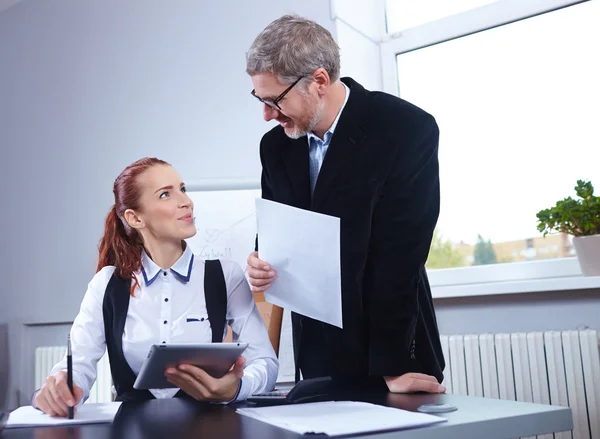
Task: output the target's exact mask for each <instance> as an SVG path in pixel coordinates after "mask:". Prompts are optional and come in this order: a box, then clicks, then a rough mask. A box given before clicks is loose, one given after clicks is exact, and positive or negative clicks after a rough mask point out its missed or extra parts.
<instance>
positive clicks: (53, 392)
mask: <svg viewBox="0 0 600 439" xmlns="http://www.w3.org/2000/svg"><path fill="white" fill-rule="evenodd" d="M81 398H83V389H82V388H81V387H79V386H76V385H75V384H73V394H71V391H70V390H69V386H68V384H67V372H66V371H65V370H61V371H59V372H57V373H56V375H54V376H49V377H48V378H46V382H45V383H44V385H43V386H42V388H41V389H40V391H39V392H38V393H37V394H36V395H35V398H34V401H33V403H34V405H35V406H36V407H37V408H38V409H40V410H41V411H43V412H44V413H47V414H49V415H50V416H59V417H65V418H66V417H67V416H68V413H69V407H75V406H76V405H77V404H78V403H79V401H81ZM75 410H76V409H75Z"/></svg>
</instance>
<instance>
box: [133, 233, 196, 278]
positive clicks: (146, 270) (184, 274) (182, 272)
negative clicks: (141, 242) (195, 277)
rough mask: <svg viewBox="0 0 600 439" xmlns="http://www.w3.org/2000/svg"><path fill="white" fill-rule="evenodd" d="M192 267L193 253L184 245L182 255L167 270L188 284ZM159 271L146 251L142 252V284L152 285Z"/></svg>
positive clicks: (160, 269)
mask: <svg viewBox="0 0 600 439" xmlns="http://www.w3.org/2000/svg"><path fill="white" fill-rule="evenodd" d="M193 265H194V253H193V252H192V249H191V248H190V246H189V245H187V244H186V246H185V250H184V251H183V254H182V255H181V257H180V258H179V259H178V260H177V262H175V263H174V264H173V266H172V267H171V268H170V269H169V270H170V271H171V272H172V273H173V274H175V275H176V276H177V277H178V278H179V279H180V280H181V281H183V282H189V280H190V277H191V275H192V267H193ZM161 271H162V268H160V267H159V266H158V265H156V264H155V263H154V261H153V260H152V259H150V256H148V253H146V250H142V276H143V277H144V282H145V283H146V286H147V287H149V286H150V285H152V282H154V281H155V280H156V278H157V277H158V275H159V274H160V272H161Z"/></svg>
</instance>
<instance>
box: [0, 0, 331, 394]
mask: <svg viewBox="0 0 600 439" xmlns="http://www.w3.org/2000/svg"><path fill="white" fill-rule="evenodd" d="M288 12H295V13H298V14H300V15H303V16H306V17H308V18H311V19H314V20H317V21H318V22H319V23H321V24H322V25H324V26H325V27H326V28H328V29H329V30H330V31H331V32H332V33H334V34H335V26H334V23H333V21H332V20H331V18H330V6H329V2H327V1H324V0H305V1H302V2H297V1H292V0H283V1H279V2H270V1H267V0H255V1H253V2H245V1H233V0H228V1H226V0H222V1H219V2H214V1H210V2H209V1H198V0H179V1H177V2H167V1H164V0H144V1H143V2H123V1H120V0H103V1H96V2H87V1H85V2H81V1H67V0H52V1H45V0H44V1H39V0H38V1H34V0H23V1H22V2H20V3H17V4H16V5H14V6H12V7H10V8H8V9H7V10H5V11H4V12H2V13H0V146H1V148H2V164H3V170H2V172H0V187H1V188H2V191H3V203H2V204H3V206H4V207H3V208H2V214H1V215H0V237H1V240H0V241H1V247H0V248H1V250H0V252H1V256H2V258H1V262H2V268H3V276H2V282H1V283H0V285H1V286H0V294H1V302H0V303H1V305H0V322H2V321H8V322H9V323H10V331H11V338H10V342H11V355H12V371H13V372H12V376H11V378H12V391H11V405H12V406H14V405H15V404H16V398H15V392H16V391H17V390H20V391H21V392H22V395H21V398H20V402H21V403H25V402H26V401H27V399H28V398H29V392H30V391H31V390H33V389H32V388H31V386H32V385H33V384H32V380H33V371H32V369H31V365H32V363H33V357H32V355H33V353H32V352H33V348H34V347H35V346H37V345H40V344H52V343H60V344H64V338H65V336H66V331H67V330H68V322H70V321H72V319H73V317H74V316H75V315H76V313H77V310H78V308H79V304H80V301H81V298H82V296H83V294H84V292H85V288H86V285H87V283H88V282H89V280H90V279H91V277H92V275H93V274H94V269H95V262H96V261H95V259H96V257H97V250H96V246H97V242H98V239H99V238H100V235H101V232H102V226H103V220H104V216H105V214H106V213H107V211H108V208H109V206H110V205H111V203H112V183H113V181H114V179H115V177H116V176H117V175H118V173H119V172H120V171H121V170H122V168H123V167H125V166H126V165H127V164H129V163H130V162H132V161H134V160H136V159H138V158H140V157H142V156H158V157H160V158H162V159H165V160H167V161H169V162H171V163H172V164H173V165H174V166H175V167H176V168H177V169H178V170H179V171H180V173H181V174H182V176H183V177H184V179H187V180H198V179H213V178H246V177H249V178H257V179H258V178H259V173H260V163H259V159H258V142H259V139H260V137H261V135H262V134H263V133H264V132H265V131H266V130H267V129H268V128H269V126H268V125H267V124H265V123H264V121H263V120H262V112H261V108H260V105H258V104H257V102H255V100H254V98H252V96H250V93H249V92H250V90H251V89H252V85H251V82H250V79H249V78H248V77H247V75H246V74H245V72H244V68H245V52H246V50H247V49H248V47H249V46H250V44H251V43H252V41H253V39H254V37H255V36H256V35H257V34H258V33H259V32H260V30H262V29H263V28H264V27H265V26H266V25H267V24H268V23H269V22H270V21H271V20H273V19H275V18H277V17H278V16H280V15H282V14H284V13H288ZM52 322H63V323H64V324H50V323H52Z"/></svg>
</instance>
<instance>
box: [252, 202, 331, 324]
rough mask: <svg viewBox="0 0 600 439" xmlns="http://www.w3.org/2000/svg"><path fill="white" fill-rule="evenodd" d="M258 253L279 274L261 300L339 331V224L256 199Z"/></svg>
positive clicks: (327, 218) (325, 216) (325, 218)
mask: <svg viewBox="0 0 600 439" xmlns="http://www.w3.org/2000/svg"><path fill="white" fill-rule="evenodd" d="M256 219H257V226H258V241H259V246H258V253H259V257H260V259H262V260H263V261H266V262H268V263H269V264H270V265H271V267H273V269H274V270H275V271H276V272H277V279H276V280H275V281H274V282H273V283H272V285H271V288H269V289H268V290H267V291H266V292H265V299H266V300H267V301H269V302H271V303H273V304H275V305H277V306H281V307H282V308H284V309H289V310H291V311H294V312H297V313H299V314H302V315H305V316H307V317H311V318H313V319H315V320H320V321H322V322H325V323H329V324H331V325H334V326H337V327H339V328H341V327H342V281H341V272H340V219H339V218H336V217H333V216H329V215H323V214H320V213H315V212H311V211H308V210H303V209H298V208H295V207H291V206H287V205H285V204H281V203H275V202H273V201H269V200H264V199H260V198H259V199H257V200H256Z"/></svg>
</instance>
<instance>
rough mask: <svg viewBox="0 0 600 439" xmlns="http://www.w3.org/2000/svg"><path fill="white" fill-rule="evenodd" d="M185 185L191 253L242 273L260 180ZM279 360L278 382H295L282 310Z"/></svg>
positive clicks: (287, 315) (289, 328) (251, 242)
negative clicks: (190, 215)
mask: <svg viewBox="0 0 600 439" xmlns="http://www.w3.org/2000/svg"><path fill="white" fill-rule="evenodd" d="M186 186H187V189H188V192H187V193H188V195H189V197H190V198H191V200H192V201H193V202H194V223H195V225H196V230H197V232H196V235H195V236H193V237H192V238H189V239H187V240H186V241H187V243H188V244H189V246H190V247H191V249H192V251H193V252H194V254H195V255H197V256H199V257H200V258H202V259H226V260H232V261H234V262H236V263H237V264H238V265H239V266H240V267H242V269H243V270H244V272H245V271H246V259H247V258H248V255H249V254H250V253H251V252H253V251H254V244H255V238H256V204H255V200H256V198H260V197H261V191H260V183H258V182H254V181H251V180H233V181H216V182H215V181H213V182H209V181H205V182H199V183H188V184H187V185H186ZM279 363H280V366H279V376H278V378H277V382H279V383H283V382H292V381H294V373H295V367H294V355H293V347H292V325H291V316H290V312H289V311H288V310H284V313H283V322H282V326H281V340H280V343H279Z"/></svg>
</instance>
